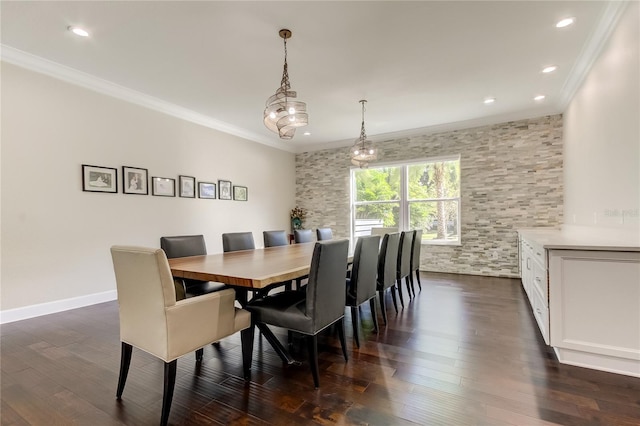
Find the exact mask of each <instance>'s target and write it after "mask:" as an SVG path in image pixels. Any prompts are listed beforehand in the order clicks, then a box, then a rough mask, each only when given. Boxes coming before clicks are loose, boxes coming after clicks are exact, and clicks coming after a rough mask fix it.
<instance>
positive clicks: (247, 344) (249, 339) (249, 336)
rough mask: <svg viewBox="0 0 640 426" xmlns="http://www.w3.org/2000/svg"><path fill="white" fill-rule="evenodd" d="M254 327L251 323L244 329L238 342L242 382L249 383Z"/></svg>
mask: <svg viewBox="0 0 640 426" xmlns="http://www.w3.org/2000/svg"><path fill="white" fill-rule="evenodd" d="M255 329H256V325H255V324H254V323H253V321H251V325H250V326H249V328H245V329H244V330H242V331H241V332H240V340H241V341H242V372H243V374H244V380H245V381H247V382H249V381H251V360H252V358H253V337H254V335H255Z"/></svg>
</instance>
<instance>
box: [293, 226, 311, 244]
mask: <svg viewBox="0 0 640 426" xmlns="http://www.w3.org/2000/svg"><path fill="white" fill-rule="evenodd" d="M293 240H294V241H295V242H296V243H310V242H312V241H313V233H312V232H311V229H294V231H293Z"/></svg>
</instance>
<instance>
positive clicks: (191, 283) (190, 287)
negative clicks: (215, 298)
mask: <svg viewBox="0 0 640 426" xmlns="http://www.w3.org/2000/svg"><path fill="white" fill-rule="evenodd" d="M160 248H162V250H164V252H165V254H166V255H167V258H168V259H173V258H176V257H187V256H202V255H206V254H207V246H206V244H205V242H204V236H203V235H178V236H173V237H160ZM175 281H179V282H180V283H181V285H182V287H183V292H184V297H193V296H199V295H201V294H207V293H212V292H214V291H218V290H222V289H224V288H227V286H226V285H224V284H222V283H216V282H211V281H199V280H190V279H182V278H180V279H175ZM176 290H177V289H176ZM178 299H182V297H180V296H178Z"/></svg>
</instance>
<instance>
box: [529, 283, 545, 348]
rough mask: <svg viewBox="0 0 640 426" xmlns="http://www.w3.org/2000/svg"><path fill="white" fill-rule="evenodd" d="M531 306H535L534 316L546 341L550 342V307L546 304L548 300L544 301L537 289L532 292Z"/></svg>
mask: <svg viewBox="0 0 640 426" xmlns="http://www.w3.org/2000/svg"><path fill="white" fill-rule="evenodd" d="M530 297H531V302H532V303H531V307H532V308H533V316H534V318H535V319H536V323H538V328H539V329H540V333H542V338H543V339H544V342H545V343H546V344H547V345H548V344H549V309H548V308H547V306H546V303H547V302H546V300H545V301H544V302H543V301H542V297H541V296H540V293H538V292H537V291H532V292H531V296H530Z"/></svg>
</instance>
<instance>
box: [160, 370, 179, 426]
mask: <svg viewBox="0 0 640 426" xmlns="http://www.w3.org/2000/svg"><path fill="white" fill-rule="evenodd" d="M177 366H178V360H177V359H174V360H173V361H171V362H165V363H164V393H163V395H162V417H160V424H161V425H162V426H166V424H167V423H168V421H169V411H171V400H173V390H174V389H175V387H176V367H177Z"/></svg>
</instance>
